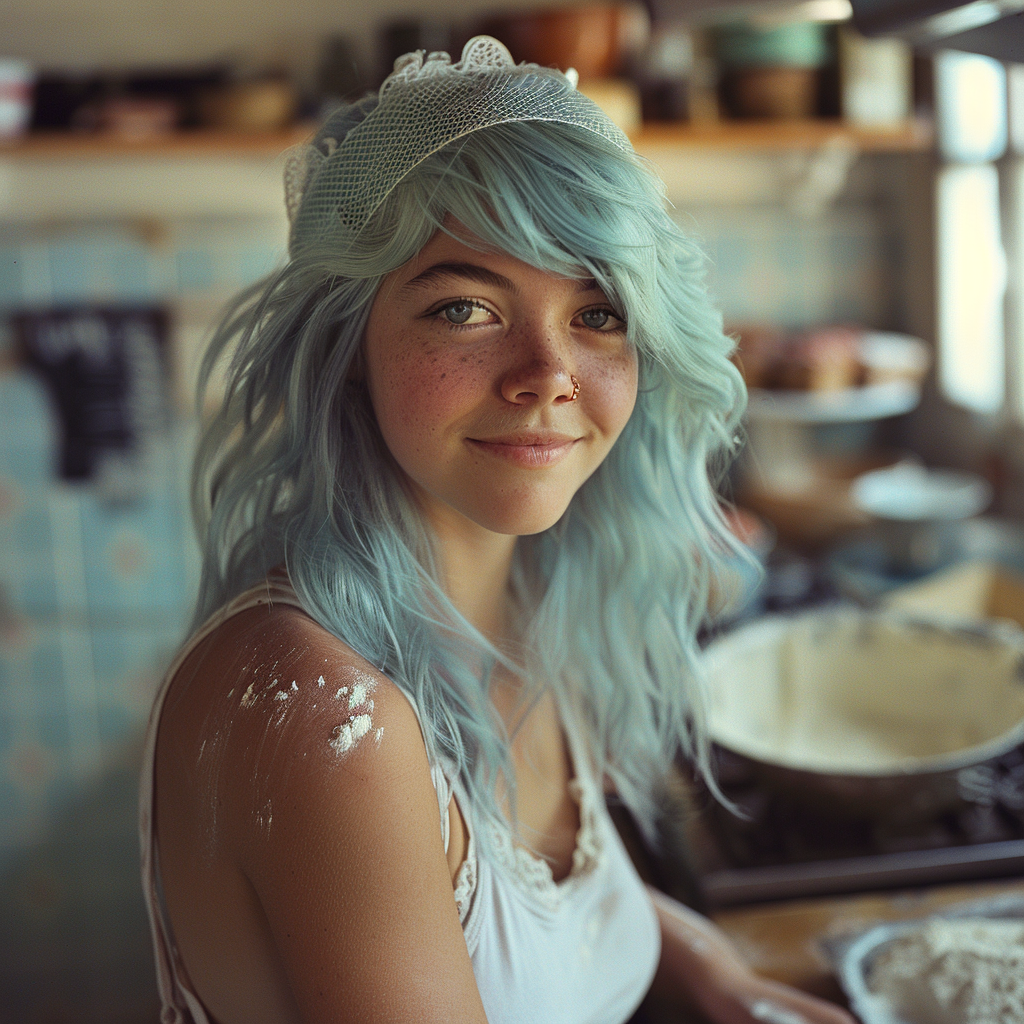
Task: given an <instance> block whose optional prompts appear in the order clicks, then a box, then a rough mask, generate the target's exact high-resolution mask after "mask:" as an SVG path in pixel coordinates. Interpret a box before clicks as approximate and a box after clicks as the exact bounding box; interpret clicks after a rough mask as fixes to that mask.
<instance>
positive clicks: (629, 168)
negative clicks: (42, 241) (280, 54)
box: [193, 98, 745, 843]
mask: <svg viewBox="0 0 1024 1024" xmlns="http://www.w3.org/2000/svg"><path fill="white" fill-rule="evenodd" d="M373 103H374V101H373V99H372V98H368V99H366V100H364V101H361V102H360V103H358V104H353V105H351V106H349V107H346V108H344V109H343V110H342V111H340V112H339V113H338V114H336V115H335V116H334V117H333V118H332V120H331V121H330V122H328V124H326V125H325V126H324V128H323V129H322V130H321V132H320V135H319V139H321V140H327V139H330V140H337V139H340V138H343V137H344V135H345V133H346V132H347V131H348V130H349V129H351V127H353V125H355V124H356V123H358V122H359V121H360V120H362V118H363V117H365V116H366V114H367V113H368V112H369V110H371V109H372V107H373ZM449 218H454V219H455V220H457V221H458V222H459V223H460V224H461V225H462V226H463V227H464V228H465V229H467V230H468V231H469V232H471V233H472V235H473V236H474V237H475V238H476V239H479V241H480V244H481V245H484V246H488V247H493V248H494V249H496V250H500V251H502V252H505V253H509V254H511V255H512V256H515V257H518V258H519V259H521V260H523V261H525V262H527V263H529V264H531V265H533V266H535V267H538V268H541V269H543V270H546V271H549V272H551V273H556V274H561V275H566V276H577V277H593V278H595V279H596V280H597V282H598V284H599V285H600V286H601V288H602V289H603V290H604V292H605V294H606V295H607V297H608V299H609V301H610V302H611V303H612V304H613V305H614V306H615V307H616V309H617V310H619V312H620V313H621V314H622V316H623V317H624V318H625V319H626V321H627V325H628V337H629V339H630V341H631V343H632V344H633V345H634V346H635V347H636V350H637V355H638V362H639V395H638V399H637V403H636V406H635V409H634V411H633V414H632V416H631V418H630V420H629V422H628V424H627V425H626V427H625V429H624V430H623V432H622V434H621V436H620V437H619V439H618V441H617V442H616V444H615V445H614V447H613V449H612V450H611V452H610V454H609V455H608V457H607V458H606V460H605V461H604V463H603V464H602V465H601V466H600V468H599V469H598V470H597V471H596V472H595V473H594V474H593V475H592V476H591V477H590V479H588V480H587V482H586V483H585V484H584V485H583V486H582V487H581V488H580V490H579V491H578V493H577V494H576V495H575V496H574V497H573V499H572V501H571V502H570V504H569V507H568V509H567V511H566V512H565V514H564V515H563V516H562V517H561V519H560V520H559V522H558V523H556V524H555V525H554V526H553V527H551V528H550V529H549V530H547V531H545V532H543V533H540V534H538V535H536V536H529V537H522V538H520V539H519V540H518V542H517V545H516V550H515V560H514V566H513V572H512V587H513V591H514V594H513V596H514V598H515V606H516V608H517V609H518V615H519V621H518V623H517V628H518V635H517V644H516V652H515V654H514V655H512V654H510V653H509V651H508V650H505V651H498V650H497V649H495V648H494V647H493V646H492V645H491V644H490V643H489V642H488V641H487V640H486V639H485V638H484V637H483V636H482V635H480V634H479V633H478V632H477V631H476V630H475V629H474V628H473V627H472V626H471V625H470V624H469V623H468V622H467V621H466V620H465V619H464V618H463V616H462V615H460V613H459V612H458V610H457V609H456V608H455V607H454V605H453V604H452V603H451V601H450V600H449V599H448V598H447V596H446V595H445V594H444V592H443V589H442V587H441V584H440V578H439V574H438V572H437V566H436V563H435V560H434V556H433V546H432V539H431V536H430V535H429V532H428V529H427V527H426V525H425V523H424V521H423V520H422V518H421V516H420V515H419V513H418V512H417V509H416V507H415V505H414V503H413V501H412V500H411V499H410V497H409V495H408V491H407V490H406V488H405V487H404V486H403V483H402V476H401V471H400V470H399V469H398V467H397V464H396V463H395V461H394V460H393V458H392V457H391V456H390V453H389V452H388V450H387V448H386V446H385V445H384V442H383V440H382V438H381V435H380V432H379V430H378V427H377V424H376V421H375V417H374V413H373V409H372V407H371V405H370V402H369V399H368V397H367V394H366V390H365V388H364V387H362V386H361V385H360V384H359V383H357V382H354V381H353V378H356V377H358V375H356V374H350V367H352V365H353V360H356V359H358V358H359V353H360V348H361V345H362V341H363V334H364V328H365V325H366V320H367V315H368V313H369V310H370V306H371V304H372V302H373V299H374V296H375V295H376V293H377V290H378V288H379V286H380V283H381V280H382V278H383V277H384V275H386V274H388V273H389V272H390V271H392V270H394V269H396V268H397V267H399V266H401V265H402V264H404V263H405V262H406V261H408V260H409V259H411V258H412V257H413V256H414V255H415V254H416V253H417V252H418V251H419V250H420V249H421V248H422V247H423V245H424V244H425V243H426V242H427V241H428V240H429V239H430V238H431V237H432V236H433V235H434V233H435V232H437V231H438V230H443V229H444V228H443V225H444V223H445V222H446V220H448V219H449ZM703 270H704V263H703V257H702V255H701V253H700V252H699V250H698V248H697V247H696V246H695V245H694V243H693V242H692V241H691V240H690V239H689V238H687V237H686V236H685V235H684V234H683V233H682V232H681V231H680V229H679V228H678V227H677V226H676V224H675V223H674V222H673V221H672V219H671V218H670V216H669V215H668V213H667V211H666V201H665V196H664V190H663V186H662V184H661V182H660V180H659V179H658V178H657V176H656V175H655V174H654V173H653V172H652V171H651V170H650V169H649V167H648V166H647V165H646V164H645V163H644V162H643V161H642V160H641V159H640V158H639V157H637V156H636V155H635V154H632V153H628V152H625V151H622V150H620V149H618V148H616V147H615V146H614V145H613V144H611V143H609V142H607V141H605V140H604V139H603V138H601V137H600V136H598V135H596V134H594V133H592V132H587V131H585V130H582V129H577V128H574V127H571V126H567V125H562V124H554V123H544V122H519V123H508V124H502V125H498V126H494V127H488V128H485V129H481V130H479V131H477V132H474V133H472V134H470V135H468V136H466V137H464V138H462V139H460V140H458V141H457V142H455V143H451V144H450V145H448V146H447V147H446V148H444V149H443V150H441V151H440V152H438V153H436V154H435V155H433V156H431V157H429V158H428V159H426V160H425V161H423V162H422V163H421V164H419V165H418V166H417V167H416V168H415V169H414V170H413V171H412V172H411V173H410V174H409V175H408V176H407V177H406V178H405V179H403V180H402V182H401V183H400V184H399V185H398V187H396V188H395V190H394V191H393V192H392V193H391V195H390V196H389V197H388V198H387V199H386V201H385V202H384V203H383V205H382V206H381V207H380V208H379V209H378V210H377V212H376V214H375V215H374V217H373V218H372V220H371V221H370V222H369V223H368V224H367V226H366V227H365V228H364V229H363V230H362V231H361V232H360V233H359V235H358V236H357V237H356V238H355V239H354V240H349V241H346V242H345V244H343V245H342V244H339V243H338V242H337V240H336V239H335V240H333V241H332V236H331V232H330V231H329V230H328V231H319V232H317V233H316V237H315V238H311V239H309V240H303V239H296V238H293V239H292V246H291V257H290V259H289V260H288V262H287V264H286V265H285V266H283V267H282V268H281V269H280V270H278V271H277V272H276V273H274V274H272V275H271V276H270V277H268V278H267V279H265V280H264V281H261V282H260V283H258V284H257V285H255V286H253V287H252V288H250V289H249V290H248V291H246V292H245V293H243V294H242V295H241V296H240V297H239V299H238V300H237V301H236V302H235V303H234V305H233V306H232V308H231V309H230V310H229V312H228V315H227V316H226V317H225V319H224V321H223V323H222V324H221V326H220V328H219V329H218V331H217V332H216V334H215V336H214V339H213V341H212V344H211V347H210V350H209V352H208V353H207V356H206V359H205V362H204V366H203V373H202V383H201V385H200V394H201V396H202V393H203V390H204V388H205V387H206V385H207V382H208V381H209V379H210V377H211V373H212V372H213V370H214V368H215V366H217V365H219V364H223V365H224V366H225V367H226V392H225V397H224V400H223V403H222V405H221V406H220V408H219V411H218V412H217V413H216V415H215V416H213V418H212V420H210V421H209V422H208V424H207V426H206V428H205V431H204V433H203V435H202V438H201V440H200V445H199V449H198V453H197V457H196V461H195V468H194V476H193V508H194V513H195V517H196V523H197V529H198V532H199V536H200V542H201V544H202V546H203V549H204V561H203V572H202V581H201V586H200V594H199V599H198V605H197V609H196V613H195V620H194V621H195V624H196V625H198V624H199V623H200V622H202V621H203V620H204V619H205V618H206V617H207V616H208V615H210V614H211V613H212V612H213V611H214V610H215V609H216V608H218V607H219V606H221V605H222V604H224V603H225V602H226V601H228V600H229V599H230V598H232V597H233V596H234V595H236V594H238V593H240V592H241V591H242V590H244V589H245V588H246V587H248V586H251V585H252V584H253V583H255V582H256V581H258V580H259V579H261V578H262V577H263V576H264V574H265V573H266V572H267V571H268V570H269V569H270V568H271V567H273V566H275V565H279V564H281V563H283V564H284V565H285V566H286V568H287V571H288V574H289V576H290V578H291V582H292V585H293V586H294V588H295V590H296V593H297V594H298V596H299V599H300V601H301V603H302V605H303V607H304V609H305V610H306V611H307V612H308V614H309V615H310V616H312V618H313V619H314V620H316V621H317V622H318V623H319V624H320V625H322V626H323V627H324V628H325V629H327V630H329V631H330V632H331V633H333V634H334V635H335V636H337V637H338V638H339V639H341V640H342V641H344V642H345V643H346V644H347V645H349V646H350V647H351V648H352V649H353V650H354V651H356V652H358V654H360V655H361V656H362V657H364V658H366V659H367V660H368V661H370V662H371V663H372V664H374V665H375V666H377V667H378V668H379V669H381V670H382V671H383V672H384V673H385V674H387V676H388V677H389V678H390V679H392V680H393V681H394V682H395V683H396V684H397V685H398V686H399V687H401V688H402V689H403V690H404V691H405V692H406V693H407V694H408V695H409V696H410V697H411V698H412V700H413V701H414V703H415V706H416V707H417V709H418V710H419V713H420V717H421V722H422V726H423V732H424V736H425V740H426V744H427V748H428V753H429V755H430V756H431V757H432V758H436V757H440V758H443V759H445V760H446V761H447V762H448V764H449V766H450V768H451V770H452V771H453V772H454V773H455V776H456V781H457V782H458V784H459V785H460V786H461V789H462V791H463V792H464V793H465V795H466V797H467V799H468V801H469V805H470V806H469V811H470V812H471V813H472V814H473V815H474V816H476V820H478V821H487V820H489V821H490V822H491V823H493V824H494V825H495V826H497V827H498V828H508V825H507V823H506V821H505V818H504V817H503V816H502V814H501V812H500V810H499V807H498V805H497V800H496V795H495V782H496V779H497V778H498V776H499V774H500V775H502V776H503V777H504V779H505V780H506V784H507V785H508V786H509V787H510V788H511V789H512V796H513V800H514V788H513V787H512V779H513V776H512V773H511V771H510V763H509V754H508V740H509V737H508V736H507V734H506V732H505V730H504V727H503V725H502V723H501V721H500V719H499V718H498V716H497V715H496V713H495V711H494V709H493V707H492V705H491V702H490V700H489V677H490V673H491V671H492V670H493V667H494V665H495V664H497V663H499V662H501V663H506V664H509V665H510V666H511V667H512V668H513V669H514V670H515V671H517V672H518V673H519V674H520V675H521V676H522V677H523V678H524V679H525V680H527V682H528V683H529V687H528V693H529V694H531V695H533V696H536V695H537V694H538V693H539V692H541V690H542V688H543V687H551V688H552V689H553V691H554V694H555V697H556V699H557V700H558V701H559V704H560V706H561V707H562V709H563V713H564V714H565V715H566V716H567V718H568V717H571V719H572V721H574V722H575V723H576V726H577V728H578V729H579V730H580V732H581V733H582V739H583V740H584V741H585V743H586V748H587V750H588V752H589V754H590V756H591V757H592V758H593V760H594V762H595V767H596V769H597V770H598V771H599V772H601V773H603V774H604V775H606V776H607V777H609V778H610V779H611V780H612V782H613V783H614V785H615V786H616V788H617V790H618V793H619V794H620V796H621V798H622V800H623V801H624V802H625V804H626V805H627V806H628V807H629V808H630V810H631V811H632V812H633V813H634V815H635V817H636V818H637V820H638V821H639V823H640V824H641V826H642V827H643V828H644V829H645V830H646V831H647V832H648V834H649V835H653V834H654V817H655V813H656V794H657V784H658V782H659V780H661V779H662V778H663V777H664V773H665V771H666V770H667V768H668V766H669V765H670V763H671V761H672V759H673V758H674V757H675V756H676V754H677V753H678V752H679V751H680V749H681V748H682V749H683V750H684V751H686V752H688V753H689V754H690V755H691V756H692V757H694V758H695V759H696V760H697V761H698V763H701V764H706V760H705V752H704V740H703V738H702V737H703V728H702V723H703V714H702V704H701V698H700V685H699V680H700V666H699V657H698V648H697V645H696V642H695V634H696V632H697V630H698V628H699V626H700V624H701V622H702V621H703V620H704V618H705V616H706V614H707V611H708V604H709V599H710V596H711V592H712V590H713V587H714V580H715V578H716V575H717V572H718V567H719V566H720V565H721V563H722V560H723V558H724V557H725V556H729V555H731V554H733V553H734V552H735V551H736V550H737V549H736V544H735V542H734V541H733V540H732V538H731V535H730V534H729V532H728V530H727V529H726V527H725V524H724V522H723V519H722V515H721V512H720V509H719V504H718V501H717V499H716V496H715V488H714V484H715V479H716V475H717V474H718V473H719V472H720V471H721V470H722V469H723V468H724V467H725V466H726V465H727V463H728V461H729V458H728V457H729V456H730V455H731V453H732V450H733V448H734V447H735V443H736V431H737V428H738V422H739V418H740V416H741V414H742V411H743V406H744V401H745V392H744V389H743V384H742V381H741V379H740V377H739V374H738V373H737V371H736V369H735V367H734V366H733V365H732V363H731V362H730V360H729V355H730V352H731V349H732V342H731V340H730V339H729V338H728V337H726V336H725V335H724V334H723V332H722V323H721V317H720V315H719V313H718V312H717V311H716V310H715V308H714V307H713V305H712V304H711V302H710V301H709V299H708V296H707V294H706V292H705V288H704V284H703ZM481 840H482V841H483V842H484V843H486V835H482V836H481Z"/></svg>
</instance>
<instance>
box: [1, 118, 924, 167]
mask: <svg viewBox="0 0 1024 1024" xmlns="http://www.w3.org/2000/svg"><path fill="white" fill-rule="evenodd" d="M315 131H316V126H315V125H313V124H301V125H296V126H295V127H293V128H289V129H286V130H285V131H281V132H272V133H266V134H244V133H241V132H228V131H218V130H213V129H198V130H195V131H182V132H174V133H172V134H167V135H151V136H144V137H139V138H133V137H131V136H123V135H103V134H85V133H82V134H76V133H73V132H40V133H33V134H31V135H26V136H23V137H22V138H20V139H18V140H17V141H15V142H7V143H0V159H2V158H4V157H8V158H9V157H14V158H16V159H17V158H28V159H35V158H44V159H79V158H92V157H124V156H170V157H178V156H182V157H188V156H221V155H223V156H277V155H278V154H280V153H281V152H283V151H284V150H286V149H288V147H289V146H294V145H296V144H298V143H301V142H306V141H308V140H309V139H310V138H312V136H313V134H314V133H315ZM835 138H841V139H845V140H848V141H849V142H851V143H852V144H853V145H854V146H856V147H857V148H858V149H860V150H863V151H865V152H872V153H911V152H920V151H923V150H927V149H928V148H929V147H930V146H931V144H932V131H931V128H930V126H929V125H928V124H927V122H923V121H910V122H907V123H906V124H905V125H901V126H899V127H897V128H857V127H853V126H851V125H849V124H847V123H846V122H845V121H841V120H838V119H836V120H826V119H817V120H807V121H721V122H718V123H713V124H686V123H684V124H647V125H644V126H643V128H641V129H640V130H639V131H638V132H635V133H634V134H633V136H632V139H633V144H634V145H635V146H636V148H637V150H639V151H640V152H649V151H651V150H656V149H717V150H768V151H771V150H786V149H817V148H818V147H819V146H822V145H824V144H825V143H826V142H828V141H830V140H832V139H835Z"/></svg>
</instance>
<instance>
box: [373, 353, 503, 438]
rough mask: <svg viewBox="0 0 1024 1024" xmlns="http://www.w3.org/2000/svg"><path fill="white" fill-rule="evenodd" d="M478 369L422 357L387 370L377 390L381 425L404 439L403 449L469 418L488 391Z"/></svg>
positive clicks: (454, 361)
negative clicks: (472, 408)
mask: <svg viewBox="0 0 1024 1024" xmlns="http://www.w3.org/2000/svg"><path fill="white" fill-rule="evenodd" d="M475 370H476V367H475V366H472V365H470V364H468V363H465V362H463V361H461V360H459V359H458V358H452V357H450V356H449V357H445V356H436V355H435V356H431V355H422V356H420V357H419V358H411V359H408V360H402V361H400V362H395V363H392V364H391V365H389V366H388V367H387V368H386V369H383V370H382V372H381V373H380V374H378V378H377V381H376V386H375V387H374V388H373V394H374V407H375V409H376V410H377V417H378V421H379V423H380V425H381V429H382V431H383V432H384V434H385V439H386V440H388V441H389V443H391V442H392V441H393V440H395V441H397V440H398V439H397V438H394V437H389V435H391V434H394V433H395V432H396V431H397V432H400V433H401V434H403V435H404V437H403V441H404V444H403V447H404V446H410V447H412V448H415V447H418V445H417V444H416V440H417V438H424V439H425V438H426V437H428V436H432V435H434V434H436V433H437V432H439V431H440V430H442V429H443V428H444V427H445V426H447V425H448V424H449V423H451V422H452V421H453V420H455V419H457V418H458V417H459V416H461V415H462V414H464V413H465V412H466V411H467V410H468V409H469V408H470V407H471V406H472V405H473V404H474V403H475V401H478V400H479V398H480V395H481V389H486V387H487V384H486V381H484V380H482V379H478V377H480V376H481V375H480V374H478V373H476V372H475Z"/></svg>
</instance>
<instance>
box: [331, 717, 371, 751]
mask: <svg viewBox="0 0 1024 1024" xmlns="http://www.w3.org/2000/svg"><path fill="white" fill-rule="evenodd" d="M372 726H373V719H372V718H371V717H370V716H369V715H356V716H355V717H354V718H353V719H351V720H350V721H348V722H345V723H344V724H343V725H339V726H338V727H337V728H336V729H335V730H334V732H332V733H331V738H330V740H329V742H330V745H331V747H332V748H333V750H334V752H335V753H336V754H339V755H340V754H347V753H348V752H349V751H350V750H351V749H352V748H353V747H354V746H355V745H356V744H357V743H358V742H359V741H360V740H361V739H362V738H363V737H364V736H365V735H366V734H367V733H368V732H369V731H370V729H371V727H372Z"/></svg>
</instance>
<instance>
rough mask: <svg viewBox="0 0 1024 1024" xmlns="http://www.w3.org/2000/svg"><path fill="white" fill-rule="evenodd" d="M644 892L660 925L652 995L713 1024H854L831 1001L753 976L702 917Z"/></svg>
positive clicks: (652, 891)
mask: <svg viewBox="0 0 1024 1024" xmlns="http://www.w3.org/2000/svg"><path fill="white" fill-rule="evenodd" d="M649 892H650V896H651V901H652V903H653V904H654V909H655V911H656V912H657V915H658V921H659V924H660V925H661V962H660V963H659V965H658V973H657V975H656V976H655V982H654V992H655V994H656V995H659V996H663V997H665V998H674V999H680V1000H682V1001H685V1002H687V1003H690V1004H692V1005H694V1006H696V1007H697V1009H699V1010H700V1011H701V1012H702V1013H703V1014H705V1015H706V1016H707V1017H708V1018H709V1019H710V1020H712V1021H714V1022H715V1024H855V1022H854V1019H853V1018H852V1017H851V1016H850V1015H849V1014H848V1013H847V1012H846V1011H845V1010H843V1009H841V1008H840V1007H838V1006H836V1005H834V1004H833V1003H829V1002H826V1001H825V1000H822V999H817V998H815V997H814V996H810V995H807V994H806V993H804V992H800V991H798V990H797V989H794V988H791V987H790V986H788V985H783V984H780V983H779V982H776V981H769V980H767V979H765V978H761V977H758V975H756V974H755V973H754V972H753V971H752V970H751V969H750V968H749V967H748V966H747V964H746V963H745V962H744V961H743V960H742V958H741V957H740V955H739V953H738V952H737V951H736V948H735V947H734V946H733V945H732V943H731V942H729V940H728V939H727V938H726V937H725V935H724V934H723V933H722V932H721V930H720V929H718V928H717V927H715V925H714V924H712V923H711V922H710V921H709V920H708V919H707V918H706V917H702V916H701V915H700V914H698V913H697V912H696V911H693V910H691V909H690V908H689V907H685V906H683V904H681V903H678V902H676V901H675V900H673V899H670V898H669V897H668V896H666V895H665V894H664V893H661V892H658V891H657V890H656V889H649Z"/></svg>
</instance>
